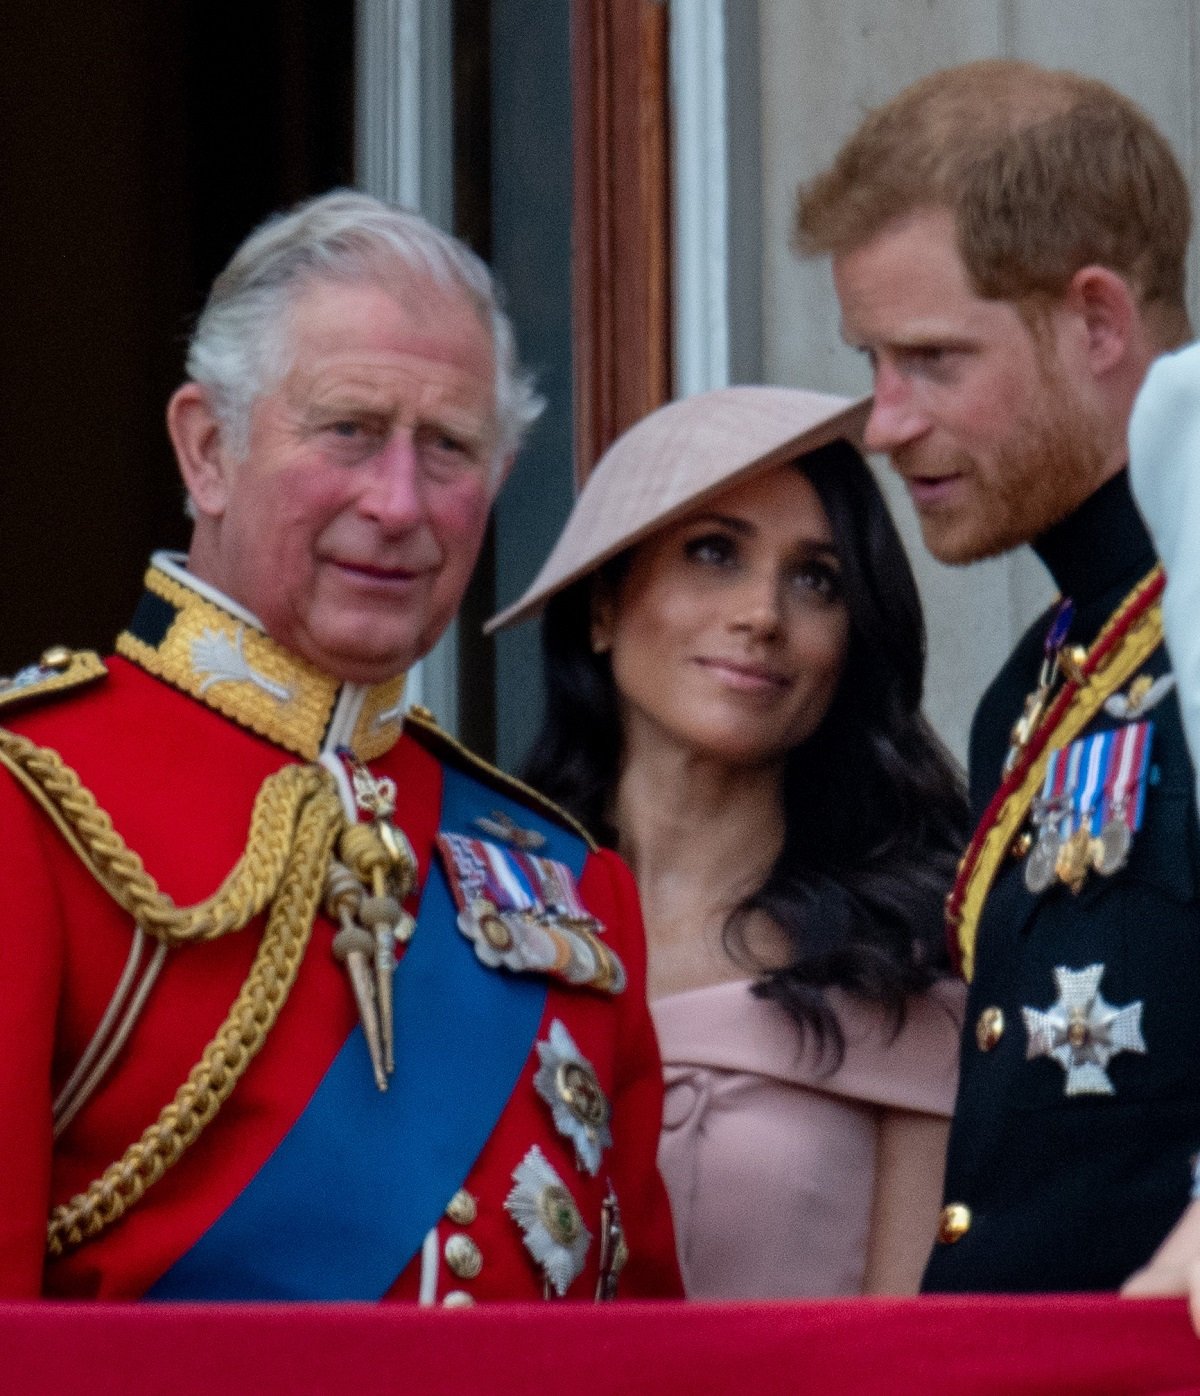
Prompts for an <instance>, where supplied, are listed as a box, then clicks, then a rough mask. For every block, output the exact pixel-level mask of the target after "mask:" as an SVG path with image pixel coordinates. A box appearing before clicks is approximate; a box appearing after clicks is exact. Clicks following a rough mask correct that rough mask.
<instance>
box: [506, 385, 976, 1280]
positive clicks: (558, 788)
mask: <svg viewBox="0 0 1200 1396" xmlns="http://www.w3.org/2000/svg"><path fill="white" fill-rule="evenodd" d="M867 406H868V404H866V403H864V402H858V403H853V402H848V401H846V400H845V399H841V398H834V397H829V396H827V395H824V394H817V393H810V392H804V391H801V390H798V389H787V388H762V387H759V388H754V387H744V388H728V389H721V390H718V391H715V392H711V393H704V394H699V395H697V396H696V397H693V398H688V399H685V400H683V401H681V402H677V403H673V404H670V405H669V406H667V407H664V408H661V409H660V410H659V411H657V412H655V413H653V414H651V416H649V417H648V418H646V419H645V420H643V421H642V422H640V423H638V424H637V425H636V426H634V427H633V428H632V429H631V430H630V431H628V432H627V433H625V435H624V436H622V437H621V438H620V439H619V440H618V441H617V442H616V443H614V445H613V446H612V447H611V448H610V449H609V451H608V452H607V453H606V454H605V456H604V457H603V458H602V459H601V461H600V463H599V464H598V466H597V468H596V470H595V472H594V473H593V474H592V476H591V477H590V478H589V480H588V482H587V484H586V486H585V488H584V489H583V491H582V493H581V494H580V497H579V499H578V500H577V502H576V505H575V508H574V510H573V512H572V514H571V517H570V519H569V520H568V522H567V525H566V527H565V529H564V531H563V534H562V537H561V538H560V540H559V542H558V544H557V545H556V546H555V548H554V550H553V552H552V553H551V555H550V558H549V559H548V560H547V562H546V565H545V567H543V569H542V572H541V573H540V574H539V576H538V578H537V579H536V580H535V582H534V583H533V585H532V586H531V587H530V589H529V591H528V592H527V593H526V594H525V596H524V597H522V598H521V600H520V601H518V602H517V603H516V604H515V605H514V606H512V607H510V608H509V609H508V610H507V611H505V612H503V613H502V614H501V615H500V616H498V617H497V618H496V619H495V621H494V622H493V623H492V624H493V627H494V626H496V625H503V624H508V623H510V622H511V621H513V620H516V619H519V618H522V617H523V616H525V615H528V614H531V613H532V612H534V611H536V610H538V609H540V608H542V607H544V608H545V615H544V619H543V646H544V653H545V662H546V691H547V696H546V714H545V720H544V725H543V728H542V731H541V733H540V735H539V737H538V739H537V741H536V743H535V746H534V748H533V752H532V754H531V756H530V758H529V760H528V764H527V768H526V771H525V777H526V779H527V780H528V781H529V782H530V783H531V784H533V785H535V786H537V787H538V788H540V789H542V790H543V791H544V792H545V793H546V794H547V795H549V796H550V797H552V798H553V799H555V800H557V801H558V802H559V803H560V804H562V805H564V806H565V807H566V808H567V809H568V810H570V811H571V812H572V813H573V814H574V815H575V816H576V817H577V818H578V819H579V820H580V821H581V822H582V823H583V824H584V825H585V826H586V827H587V828H589V829H590V830H591V831H592V832H593V834H594V835H595V836H596V838H597V839H598V840H599V841H600V842H602V843H605V844H608V845H610V846H614V847H616V848H617V849H619V850H620V852H621V853H622V854H623V855H624V856H625V857H626V858H627V859H628V861H629V863H630V865H631V866H632V868H633V871H634V874H635V876H636V878H637V881H638V886H639V889H640V892H641V897H642V903H643V909H644V914H645V921H646V933H647V945H648V957H649V964H648V974H649V989H650V995H651V999H652V1006H653V1010H654V1016H655V1022H656V1025H657V1028H658V1032H659V1038H660V1043H661V1046H662V1052H663V1059H664V1067H665V1072H666V1081H667V1096H666V1105H665V1119H664V1132H663V1138H662V1145H661V1150H660V1164H661V1166H662V1171H663V1176H664V1177H665V1179H666V1182H667V1186H668V1190H669V1191H670V1194H671V1202H672V1208H673V1211H674V1216H675V1225H676V1233H677V1237H678V1241H679V1255H680V1261H681V1264H682V1267H683V1273H684V1278H685V1282H686V1285H687V1290H688V1293H689V1295H691V1296H692V1297H696V1298H701V1297H702V1298H734V1297H766V1296H797V1295H829V1294H854V1293H863V1292H875V1293H906V1292H915V1291H916V1288H917V1283H918V1280H919V1278H920V1275H921V1271H922V1268H923V1266H924V1262H925V1259H926V1256H927V1254H928V1251H929V1248H930V1245H931V1243H932V1240H933V1235H934V1229H935V1225H936V1218H937V1212H938V1206H939V1204H940V1200H941V1197H940V1193H941V1177H942V1165H943V1155H944V1149H945V1140H946V1132H947V1125H948V1116H949V1114H950V1110H951V1107H952V1104H953V1098H954V1088H955V1063H956V1054H957V1035H958V1021H959V1016H960V1013H961V999H960V996H959V994H958V992H957V989H956V986H952V985H950V983H949V982H948V981H947V979H946V978H945V976H946V974H947V972H948V967H947V963H946V959H945V952H944V939H943V930H942V899H943V897H944V895H945V892H946V890H947V888H948V887H949V885H950V882H951V880H952V877H953V872H954V865H955V860H956V858H957V855H958V853H959V852H960V850H961V846H962V844H963V842H964V839H965V820H966V813H965V803H964V799H963V794H962V790H961V785H960V778H959V774H958V772H957V770H956V768H955V767H954V765H953V763H952V762H951V760H950V758H949V757H948V756H947V754H946V753H945V751H944V750H943V748H942V747H941V745H940V744H939V742H938V740H937V738H936V737H935V736H934V734H933V732H932V731H931V729H930V728H929V727H928V725H927V724H926V722H925V720H924V718H923V717H922V715H921V712H920V701H921V689H922V678H923V669H924V650H925V638H924V627H923V623H922V619H921V612H920V605H919V601H918V598H917V592H916V587H915V585H914V582H913V577H912V573H911V570H910V568H909V565H908V562H907V559H906V557H905V555H904V551H903V547H902V545H901V543H900V539H899V537H898V536H897V534H896V531H895V527H894V525H893V524H892V521H891V519H890V517H889V515H888V513H887V509H886V507H885V505H884V502H883V499H882V497H881V495H880V493H879V490H878V487H877V486H876V484H875V482H874V480H873V478H872V476H871V473H870V471H869V469H868V468H867V466H866V465H865V463H864V462H863V459H862V457H861V455H860V454H859V452H858V449H857V444H858V441H859V432H860V430H861V427H862V424H863V422H864V421H865V417H866V411H867Z"/></svg>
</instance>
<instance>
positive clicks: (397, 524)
mask: <svg viewBox="0 0 1200 1396" xmlns="http://www.w3.org/2000/svg"><path fill="white" fill-rule="evenodd" d="M364 464H365V465H366V478H365V480H364V482H363V489H362V493H361V494H360V495H359V508H360V510H361V511H362V513H364V514H366V515H367V516H368V517H369V518H372V519H374V520H375V522H376V523H378V524H379V525H380V526H381V527H383V528H385V529H391V530H396V529H406V528H411V527H412V526H413V524H415V523H418V522H419V521H420V520H421V519H422V518H423V517H424V515H425V481H424V477H423V475H422V473H421V459H420V451H419V448H418V446H417V443H416V442H415V440H414V439H413V434H412V432H410V431H395V432H393V433H392V435H391V436H389V437H388V439H387V440H386V441H385V442H384V444H383V446H382V447H381V448H380V450H379V451H378V452H377V453H376V454H375V456H374V457H373V458H372V459H371V460H370V461H369V462H365V463H364Z"/></svg>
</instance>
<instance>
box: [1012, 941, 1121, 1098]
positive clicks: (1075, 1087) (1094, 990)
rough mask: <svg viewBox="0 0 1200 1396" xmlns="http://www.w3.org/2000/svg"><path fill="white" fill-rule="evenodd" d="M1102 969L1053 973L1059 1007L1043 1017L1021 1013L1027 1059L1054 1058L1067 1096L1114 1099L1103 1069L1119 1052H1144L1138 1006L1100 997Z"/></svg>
mask: <svg viewBox="0 0 1200 1396" xmlns="http://www.w3.org/2000/svg"><path fill="white" fill-rule="evenodd" d="M1103 977H1104V966H1103V965H1088V967H1087V968H1086V969H1067V968H1066V966H1065V965H1060V966H1059V967H1058V968H1057V969H1056V970H1055V971H1054V982H1055V984H1056V985H1057V986H1058V1002H1057V1003H1056V1004H1053V1005H1051V1007H1050V1008H1048V1009H1046V1010H1045V1012H1043V1011H1042V1010H1041V1009H1038V1008H1022V1009H1021V1015H1022V1017H1023V1018H1024V1019H1025V1031H1026V1032H1027V1033H1028V1034H1029V1043H1028V1046H1027V1047H1026V1049H1025V1056H1026V1059H1027V1060H1029V1061H1032V1060H1033V1059H1034V1057H1053V1058H1054V1060H1055V1061H1056V1062H1057V1063H1058V1064H1059V1066H1061V1067H1062V1069H1063V1070H1064V1071H1065V1072H1066V1073H1067V1084H1066V1093H1067V1095H1112V1094H1113V1083H1112V1082H1111V1081H1110V1080H1109V1079H1108V1072H1107V1071H1106V1070H1105V1067H1107V1066H1108V1064H1109V1062H1110V1061H1111V1060H1112V1058H1113V1057H1115V1056H1116V1055H1117V1053H1118V1052H1139V1053H1143V1054H1144V1053H1145V1051H1146V1041H1145V1039H1144V1038H1143V1037H1142V1001H1141V999H1138V1000H1137V1002H1136V1003H1127V1004H1126V1005H1125V1006H1124V1007H1123V1008H1117V1007H1116V1006H1115V1005H1114V1004H1111V1003H1108V1002H1107V1001H1106V1000H1105V998H1104V996H1103V995H1102V994H1101V993H1100V980H1101V979H1102V978H1103Z"/></svg>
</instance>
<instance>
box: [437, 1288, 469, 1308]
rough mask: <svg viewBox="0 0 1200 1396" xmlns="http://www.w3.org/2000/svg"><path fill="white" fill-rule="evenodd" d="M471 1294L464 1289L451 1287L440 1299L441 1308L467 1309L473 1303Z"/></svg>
mask: <svg viewBox="0 0 1200 1396" xmlns="http://www.w3.org/2000/svg"><path fill="white" fill-rule="evenodd" d="M474 1302H475V1299H474V1296H473V1295H470V1294H468V1293H467V1291H466V1290H465V1289H452V1290H451V1291H450V1292H449V1294H447V1295H446V1296H445V1298H444V1299H443V1300H442V1308H443V1309H469V1308H470V1307H471V1305H472V1304H474Z"/></svg>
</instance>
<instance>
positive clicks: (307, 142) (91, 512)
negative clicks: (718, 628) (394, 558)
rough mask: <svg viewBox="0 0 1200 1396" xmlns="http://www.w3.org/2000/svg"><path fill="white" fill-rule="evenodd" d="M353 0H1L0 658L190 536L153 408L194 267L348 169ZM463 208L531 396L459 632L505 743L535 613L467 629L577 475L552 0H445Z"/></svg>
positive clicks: (484, 711)
mask: <svg viewBox="0 0 1200 1396" xmlns="http://www.w3.org/2000/svg"><path fill="white" fill-rule="evenodd" d="M354 13H355V5H354V3H353V0H108V3H104V4H100V3H97V0H56V3H54V4H52V5H51V4H41V3H38V2H37V0H9V3H7V4H6V5H5V7H4V26H3V32H2V40H0V200H2V205H0V229H2V231H0V307H2V313H0V402H2V403H3V411H2V412H0V674H10V673H12V672H13V671H14V670H16V669H18V668H20V667H21V666H22V665H24V664H27V663H30V662H32V661H33V660H35V659H36V658H37V657H38V655H40V654H41V652H42V651H43V650H44V649H45V648H46V647H47V646H49V645H51V644H58V643H63V644H69V645H75V646H88V647H91V648H94V649H98V650H100V651H101V652H102V653H106V652H108V651H109V650H110V649H111V646H112V641H113V638H114V636H115V635H116V634H117V632H118V631H119V630H120V629H121V628H122V627H123V626H124V624H125V622H126V621H127V619H128V617H129V615H130V614H131V611H132V608H133V605H134V604H135V602H136V599H137V595H138V591H139V587H140V581H141V576H142V572H143V569H144V567H145V563H146V559H147V557H148V556H149V554H150V552H151V551H152V550H153V549H155V548H160V547H174V548H179V547H183V546H184V545H185V544H186V541H187V536H188V527H187V522H186V520H185V518H184V516H183V511H182V506H183V492H182V488H181V486H180V485H179V483H178V480H177V477H176V473H175V466H174V461H173V458H172V454H171V450H170V446H169V443H168V441H167V437H166V432H165V428H164V425H163V410H164V407H165V404H166V401H167V398H168V397H169V396H170V394H171V392H172V390H173V389H174V388H175V386H176V385H177V384H178V383H179V382H180V381H181V380H182V377H183V356H184V347H185V344H186V340H187V335H188V331H189V328H190V326H191V324H192V322H193V320H194V318H195V316H196V314H197V312H198V311H199V309H200V307H201V305H202V303H203V299H204V295H205V292H206V290H207V287H208V285H209V283H210V282H211V280H212V278H213V276H214V275H215V274H216V272H217V271H218V270H219V269H220V268H221V266H222V265H223V264H224V263H225V261H226V260H227V259H228V257H229V255H230V253H231V252H232V251H233V249H234V248H235V247H236V246H237V244H238V243H239V242H240V241H241V239H242V238H243V237H244V236H245V234H246V233H247V232H248V231H249V230H250V229H251V228H252V227H253V226H254V225H255V224H256V223H257V222H259V221H260V219H262V218H263V217H265V216H266V215H267V214H268V213H270V212H272V211H273V210H275V209H277V208H281V207H284V206H287V205H289V204H292V203H295V202H296V201H297V200H299V199H302V198H305V197H306V196H308V195H310V194H314V193H317V192H319V191H321V190H323V189H327V188H330V187H332V186H335V185H341V184H350V183H353V180H354V113H355V100H354V99H355V82H354V77H355V74H354V64H355V33H354ZM452 15H453V61H454V209H455V231H456V232H457V233H458V234H459V235H460V236H461V237H463V238H465V239H466V241H468V242H469V243H470V244H471V245H472V246H473V247H474V248H475V250H476V251H477V252H479V254H480V255H481V256H483V257H484V258H485V259H487V260H488V261H490V262H491V263H492V264H493V265H494V266H495V268H496V271H497V273H498V276H499V279H500V282H501V284H502V286H503V288H504V290H505V292H506V295H507V306H508V310H509V313H510V315H511V316H512V319H513V322H514V325H515V329H516V333H517V342H518V344H519V345H520V348H521V356H522V359H523V360H524V362H526V363H527V364H529V365H530V366H531V367H532V368H534V369H535V371H536V372H537V375H538V380H539V387H540V390H541V391H542V393H543V394H544V396H545V397H546V400H547V410H546V412H545V414H544V416H543V417H542V419H541V420H540V421H539V422H538V423H537V425H536V426H535V427H534V429H533V431H532V432H531V434H530V437H529V440H528V442H527V444H526V446H525V449H524V450H523V451H522V453H521V458H520V460H519V461H518V464H517V469H516V471H515V472H514V475H513V477H512V479H511V480H510V481H509V483H508V485H507V486H506V488H505V490H504V493H503V494H502V496H501V498H500V501H499V503H498V506H497V509H496V514H495V523H494V527H493V530H492V532H491V533H490V535H489V537H488V540H487V543H486V544H485V547H484V552H483V556H482V558H481V561H480V566H479V568H478V569H477V571H476V576H475V580H474V582H473V583H472V587H471V590H470V593H469V594H468V596H467V598H466V602H465V605H464V608H463V612H462V623H461V625H460V626H459V630H458V637H459V638H458V644H459V651H460V653H459V661H460V663H459V668H460V674H461V681H460V690H461V691H460V694H459V713H460V721H459V731H460V735H461V736H462V738H463V739H464V740H465V741H466V742H467V743H468V744H469V745H470V746H472V747H473V748H474V749H476V750H477V751H479V752H481V753H482V754H484V755H485V756H497V755H498V757H499V760H500V761H501V763H502V764H504V765H506V766H509V767H515V766H517V765H518V764H519V762H520V760H521V757H522V755H523V753H524V751H525V749H526V746H527V745H528V742H529V740H530V738H531V736H532V734H533V732H534V731H535V730H536V727H537V724H538V721H539V718H540V708H541V684H540V681H539V677H540V657H539V647H538V636H537V626H536V624H527V625H523V626H521V627H518V628H517V629H516V630H515V631H511V632H508V633H506V634H505V635H503V636H501V637H500V640H499V643H498V645H497V644H495V643H493V642H492V641H491V640H485V639H484V638H483V637H482V635H481V633H480V626H481V624H482V622H483V620H484V619H485V618H486V617H487V616H488V615H490V614H491V613H492V611H493V610H495V608H496V598H497V596H500V597H501V598H502V599H503V600H505V601H508V600H511V599H512V598H513V597H515V596H516V595H518V594H519V593H520V591H521V590H523V589H524V587H525V586H526V585H527V584H528V582H529V581H530V580H531V578H532V577H533V575H534V573H535V572H536V571H537V568H538V566H539V565H540V563H541V560H542V558H544V557H545V555H546V553H547V552H548V551H549V549H550V546H551V544H552V543H553V540H554V538H555V536H556V535H557V532H558V529H559V528H560V526H561V524H562V521H563V519H564V518H565V517H566V514H567V511H568V510H569V508H570V503H571V496H572V484H571V482H572V469H571V441H572V423H571V334H570V323H571V304H570V219H571V156H570V149H571V93H570V79H569V71H570V63H569V52H570V46H569V28H570V11H569V8H568V6H567V5H566V4H564V3H562V0H504V3H503V4H492V3H490V0H454V6H453V10H452Z"/></svg>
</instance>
